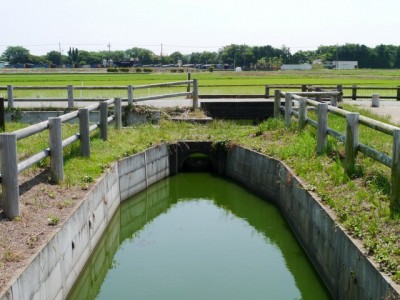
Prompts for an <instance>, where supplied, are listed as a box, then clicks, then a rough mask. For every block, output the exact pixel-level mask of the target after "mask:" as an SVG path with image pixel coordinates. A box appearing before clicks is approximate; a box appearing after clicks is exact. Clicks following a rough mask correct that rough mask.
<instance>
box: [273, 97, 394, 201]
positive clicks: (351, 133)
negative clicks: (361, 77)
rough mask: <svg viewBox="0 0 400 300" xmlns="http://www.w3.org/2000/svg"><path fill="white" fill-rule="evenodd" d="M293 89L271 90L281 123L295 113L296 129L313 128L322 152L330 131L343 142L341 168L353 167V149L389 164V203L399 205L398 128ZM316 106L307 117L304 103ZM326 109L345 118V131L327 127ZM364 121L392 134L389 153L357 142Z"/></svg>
mask: <svg viewBox="0 0 400 300" xmlns="http://www.w3.org/2000/svg"><path fill="white" fill-rule="evenodd" d="M281 96H284V97H285V106H284V107H283V106H281V104H280V103H281V102H280V101H281ZM302 96H304V94H303V95H297V94H295V93H287V92H286V93H285V92H281V91H280V90H276V91H275V99H274V101H275V104H274V116H275V117H280V116H281V111H283V112H284V116H285V117H284V118H285V123H286V125H287V126H290V125H291V122H292V116H295V117H297V119H298V126H299V130H303V129H304V127H305V126H306V125H307V124H309V125H311V126H313V127H315V128H316V129H317V153H318V154H322V153H324V152H325V151H326V147H327V136H328V135H330V136H332V137H334V138H335V139H337V140H339V141H341V142H343V143H344V144H345V168H346V171H347V172H352V170H354V165H355V163H356V155H357V152H361V153H363V154H364V155H366V156H368V157H370V158H372V159H373V160H375V161H377V162H379V163H381V164H383V165H385V166H387V167H389V168H391V195H390V205H391V207H392V208H399V207H400V128H399V127H396V126H393V125H389V124H386V123H383V122H380V121H377V120H374V119H371V118H368V117H365V116H362V115H360V114H358V113H353V112H348V111H346V110H343V109H340V108H338V107H335V106H332V105H329V104H328V103H321V102H318V101H315V100H312V99H308V98H306V97H302ZM293 100H297V101H298V104H299V106H298V111H294V110H293V109H292V108H293V107H292V105H293ZM308 105H310V106H313V107H316V108H317V121H315V120H312V119H310V118H308V117H307V106H308ZM328 113H332V114H335V115H337V116H340V117H343V118H345V119H346V132H345V133H344V134H343V133H341V132H338V131H336V130H334V129H332V128H329V127H328ZM360 124H362V125H365V126H367V127H369V128H371V129H373V130H376V131H379V132H381V133H384V134H387V135H390V136H392V138H393V150H392V155H391V156H388V155H387V154H385V153H382V152H380V151H378V150H376V149H374V148H371V147H369V146H367V145H365V144H363V143H360V142H359V125H360Z"/></svg>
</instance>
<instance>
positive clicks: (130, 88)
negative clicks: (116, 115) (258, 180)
mask: <svg viewBox="0 0 400 300" xmlns="http://www.w3.org/2000/svg"><path fill="white" fill-rule="evenodd" d="M132 104H133V86H132V85H131V84H130V85H128V105H129V106H131V105H132Z"/></svg>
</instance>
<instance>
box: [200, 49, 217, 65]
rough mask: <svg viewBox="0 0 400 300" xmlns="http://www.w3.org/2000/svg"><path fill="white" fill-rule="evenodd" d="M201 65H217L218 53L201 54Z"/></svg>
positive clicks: (207, 52)
mask: <svg viewBox="0 0 400 300" xmlns="http://www.w3.org/2000/svg"><path fill="white" fill-rule="evenodd" d="M200 63H202V64H217V63H218V53H217V52H209V51H203V52H202V53H201V54H200Z"/></svg>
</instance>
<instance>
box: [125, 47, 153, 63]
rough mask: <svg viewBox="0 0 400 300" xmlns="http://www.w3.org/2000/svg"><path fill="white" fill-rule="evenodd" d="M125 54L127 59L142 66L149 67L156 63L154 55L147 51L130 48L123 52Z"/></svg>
mask: <svg viewBox="0 0 400 300" xmlns="http://www.w3.org/2000/svg"><path fill="white" fill-rule="evenodd" d="M125 54H126V55H127V57H128V58H129V59H133V60H134V61H138V62H140V63H141V64H143V65H149V64H154V63H156V55H155V54H154V53H153V52H152V51H150V50H147V49H143V48H137V47H135V48H131V49H128V50H125Z"/></svg>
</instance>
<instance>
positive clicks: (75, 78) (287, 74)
mask: <svg viewBox="0 0 400 300" xmlns="http://www.w3.org/2000/svg"><path fill="white" fill-rule="evenodd" d="M186 78H187V77H186V74H184V73H178V74H171V73H151V74H137V73H128V74H108V73H104V74H101V73H97V74H90V73H86V74H85V73H83V74H81V73H79V74H77V73H74V74H65V73H47V74H43V73H33V74H32V73H23V74H7V73H3V74H0V87H1V86H3V87H5V86H6V85H8V84H12V85H14V86H61V87H66V86H67V85H69V84H71V85H74V86H127V85H130V84H132V85H144V84H154V83H161V82H171V81H181V80H186ZM192 78H193V79H198V80H199V93H200V94H263V93H264V92H265V90H264V86H265V85H274V84H281V85H289V84H297V85H299V84H318V85H337V84H342V85H353V84H357V85H360V86H377V87H388V86H390V87H392V86H393V87H395V86H398V84H399V82H400V70H369V69H362V70H313V71H274V72H241V73H238V72H214V73H209V72H195V73H192ZM183 90H184V88H182V87H181V88H164V89H157V90H155V91H153V90H151V91H150V90H135V96H146V95H150V94H154V93H158V92H176V91H183ZM345 93H346V94H349V91H347V90H346V91H345ZM366 93H367V94H368V95H370V94H372V93H373V91H367V92H366ZM391 93H393V94H394V92H391ZM126 94H127V93H126V91H75V94H74V95H75V97H76V98H80V97H83V98H85V97H88V98H90V97H125V98H126ZM270 94H271V95H273V90H271V91H270ZM0 97H6V91H5V90H0ZM15 97H33V98H41V97H66V91H18V90H17V91H15Z"/></svg>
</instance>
